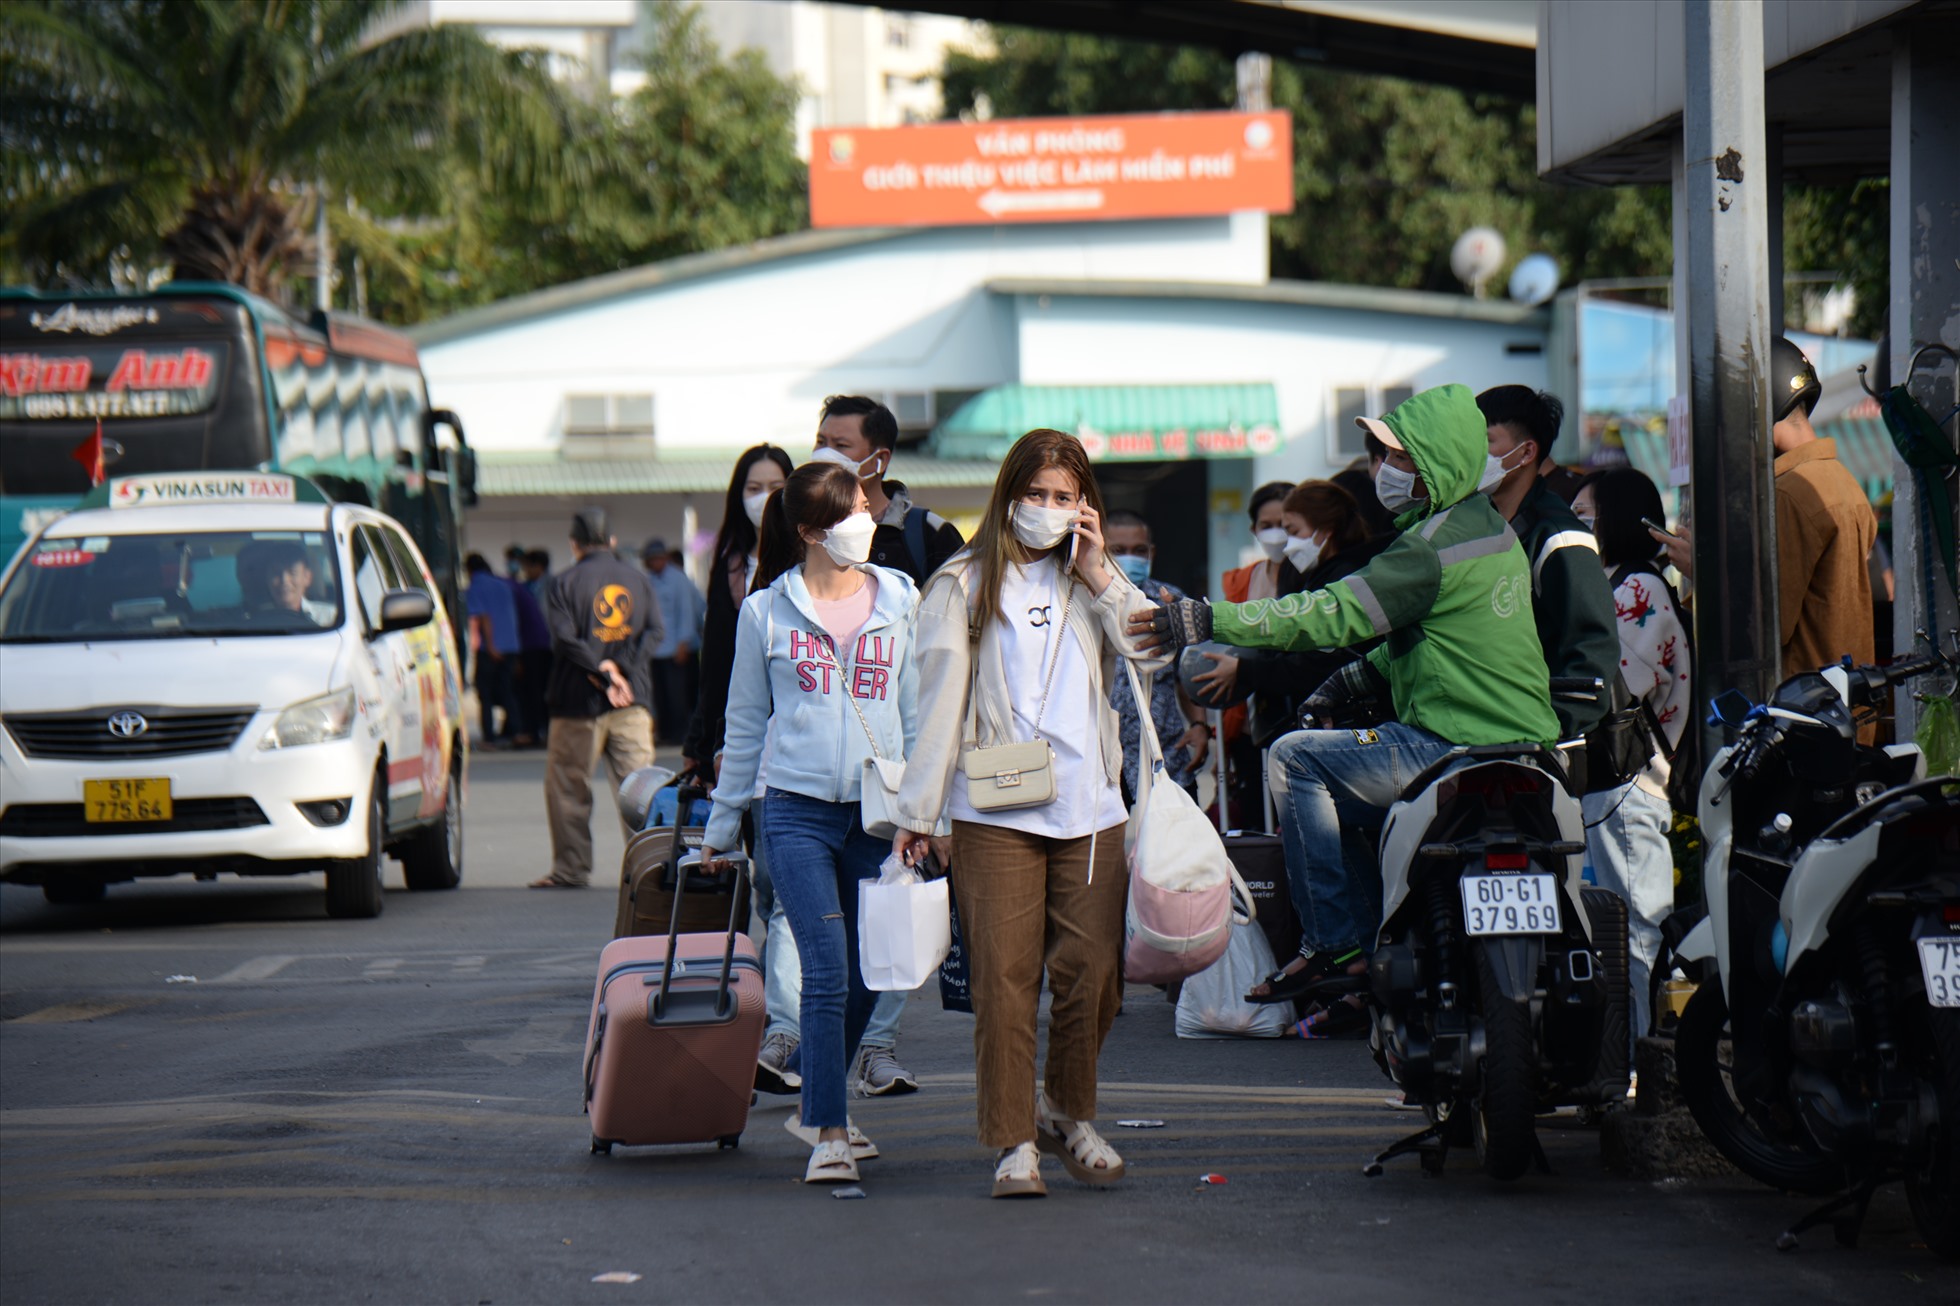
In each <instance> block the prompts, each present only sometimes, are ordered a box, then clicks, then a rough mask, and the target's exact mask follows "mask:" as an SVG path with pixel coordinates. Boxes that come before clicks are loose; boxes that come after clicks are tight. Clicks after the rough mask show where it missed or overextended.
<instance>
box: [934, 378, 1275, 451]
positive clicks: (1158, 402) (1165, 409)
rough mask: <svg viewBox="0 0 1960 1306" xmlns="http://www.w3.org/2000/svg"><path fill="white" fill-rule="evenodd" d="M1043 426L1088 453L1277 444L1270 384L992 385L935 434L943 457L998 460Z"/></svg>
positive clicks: (1254, 447)
mask: <svg viewBox="0 0 1960 1306" xmlns="http://www.w3.org/2000/svg"><path fill="white" fill-rule="evenodd" d="M1041 427H1048V428H1050V429H1053V430H1057V431H1069V432H1072V433H1074V434H1075V435H1078V436H1080V437H1081V438H1082V442H1083V444H1084V445H1085V446H1086V447H1087V448H1088V450H1089V456H1090V457H1091V458H1094V459H1105V458H1106V459H1112V460H1123V459H1145V460H1157V459H1171V458H1193V457H1196V458H1249V457H1251V456H1253V455H1254V454H1259V453H1271V452H1272V451H1273V449H1275V448H1277V447H1278V445H1279V397H1278V396H1277V395H1276V394H1275V393H1274V392H1273V387H1272V383H1271V382H1268V381H1253V382H1244V383H1235V384H1208V385H998V386H995V387H993V388H992V389H991V390H983V391H982V392H981V393H979V394H977V395H975V396H974V397H973V398H971V399H969V400H967V401H966V402H965V403H964V404H961V405H960V407H959V410H958V411H957V412H955V413H954V414H953V415H952V416H951V417H948V418H947V419H946V420H945V421H943V422H941V423H940V424H939V429H938V430H936V431H934V432H933V435H932V442H931V446H930V447H931V448H932V450H933V451H934V452H935V453H937V454H940V455H941V456H944V457H948V458H985V459H993V460H999V459H1001V458H1004V457H1006V455H1007V451H1008V449H1010V448H1011V447H1012V446H1013V444H1014V442H1015V441H1016V440H1018V439H1020V438H1021V436H1022V435H1024V434H1026V433H1027V432H1029V431H1032V430H1036V429H1038V428H1041Z"/></svg>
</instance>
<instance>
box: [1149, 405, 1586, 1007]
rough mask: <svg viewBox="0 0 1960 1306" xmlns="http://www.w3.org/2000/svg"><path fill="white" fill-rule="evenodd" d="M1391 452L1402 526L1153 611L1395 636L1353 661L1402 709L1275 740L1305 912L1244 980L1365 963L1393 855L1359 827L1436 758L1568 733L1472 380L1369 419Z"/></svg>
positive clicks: (1257, 637)
mask: <svg viewBox="0 0 1960 1306" xmlns="http://www.w3.org/2000/svg"><path fill="white" fill-rule="evenodd" d="M1358 422H1359V424H1360V425H1361V427H1362V428H1363V429H1364V430H1366V431H1368V432H1369V433H1370V434H1372V435H1373V436H1375V438H1376V439H1378V440H1380V441H1381V442H1382V444H1383V445H1385V446H1386V447H1387V449H1388V457H1387V459H1386V461H1384V462H1383V464H1382V467H1381V470H1380V471H1378V472H1377V473H1376V478H1375V486H1376V493H1377V494H1378V495H1379V496H1380V498H1381V501H1382V504H1383V506H1385V507H1387V508H1388V509H1389V510H1390V511H1391V512H1394V513H1397V514H1398V516H1397V518H1396V525H1397V526H1398V527H1400V528H1401V530H1402V534H1401V536H1400V537H1399V538H1398V539H1397V540H1396V541H1395V543H1394V544H1392V545H1390V546H1389V547H1388V548H1387V549H1386V550H1384V551H1383V552H1382V553H1380V554H1379V555H1377V556H1376V557H1375V558H1374V560H1373V561H1371V562H1369V563H1368V565H1367V566H1365V567H1363V568H1362V569H1361V570H1359V571H1357V572H1354V573H1353V574H1351V575H1348V576H1346V577H1343V578H1342V579H1340V580H1337V581H1335V582H1333V583H1332V584H1330V585H1328V586H1327V587H1326V588H1325V589H1321V590H1315V591H1311V592H1309V593H1304V594H1294V595H1289V596H1287V597H1284V598H1277V599H1259V600H1255V601H1254V602H1251V603H1237V604H1233V603H1219V604H1206V603H1204V602H1203V601H1201V600H1193V599H1186V600H1183V601H1182V602H1179V603H1175V604H1171V605H1169V606H1168V607H1165V608H1161V609H1158V610H1157V611H1155V612H1153V613H1140V614H1138V616H1137V617H1136V618H1133V619H1132V624H1133V627H1134V628H1135V629H1136V630H1137V632H1138V633H1142V632H1143V631H1145V630H1154V631H1156V632H1158V634H1159V641H1158V642H1159V643H1160V644H1175V645H1179V646H1182V645H1186V644H1194V643H1201V642H1203V641H1205V640H1208V639H1214V638H1215V639H1218V640H1220V641H1222V642H1224V643H1227V644H1232V645H1236V646H1239V647H1241V648H1275V649H1286V650H1298V649H1326V648H1340V647H1344V646H1346V645H1349V644H1357V643H1361V642H1363V641H1365V640H1369V639H1373V638H1375V637H1377V636H1384V635H1385V636H1387V639H1386V642H1384V643H1383V644H1382V645H1381V646H1380V647H1378V648H1377V649H1375V650H1374V652H1372V653H1371V654H1369V655H1368V657H1367V658H1366V659H1364V661H1363V662H1362V663H1360V664H1357V667H1361V666H1367V667H1371V668H1372V669H1373V671H1375V672H1376V673H1379V674H1380V675H1382V676H1384V677H1385V678H1386V680H1387V682H1388V687H1389V691H1390V694H1391V695H1392V697H1393V699H1394V704H1395V716H1396V720H1395V721H1393V722H1389V723H1385V724H1383V725H1381V726H1378V727H1376V728H1374V729H1371V730H1301V731H1297V732H1295V733H1293V734H1290V735H1287V736H1285V737H1284V738H1282V739H1280V740H1279V742H1278V743H1276V744H1274V746H1273V750H1272V757H1271V761H1270V772H1271V775H1272V778H1273V782H1274V785H1275V787H1276V788H1283V789H1284V790H1285V792H1284V793H1282V794H1277V795H1276V797H1277V798H1278V799H1279V810H1280V834H1281V837H1282V839H1283V840H1284V843H1285V846H1286V862H1287V873H1288V879H1289V881H1290V882H1291V886H1292V889H1293V894H1294V901H1295V902H1296V903H1298V904H1303V906H1302V907H1301V911H1300V916H1301V924H1302V927H1303V931H1304V938H1303V941H1302V943H1301V956H1300V959H1299V960H1297V961H1294V962H1290V963H1288V965H1287V966H1286V968H1285V969H1284V970H1282V971H1280V972H1278V973H1276V974H1274V975H1273V976H1272V977H1270V979H1269V980H1268V981H1267V983H1266V984H1265V985H1263V986H1262V988H1261V989H1260V990H1258V991H1255V993H1253V994H1250V995H1248V997H1249V998H1250V999H1251V1000H1253V1001H1279V1000H1283V999H1286V998H1290V997H1292V996H1294V995H1296V994H1298V993H1299V992H1301V991H1302V990H1304V989H1305V988H1306V987H1307V986H1308V985H1310V984H1312V983H1314V982H1315V981H1317V980H1319V979H1323V978H1325V977H1327V976H1328V975H1331V974H1335V973H1337V972H1339V971H1343V970H1350V971H1353V970H1358V969H1359V968H1360V963H1361V960H1362V957H1363V954H1364V953H1365V952H1366V951H1367V950H1369V949H1372V947H1373V946H1374V938H1375V932H1376V930H1377V929H1379V928H1380V925H1381V869H1380V866H1379V865H1378V864H1377V862H1376V859H1375V853H1374V849H1373V848H1372V847H1371V846H1370V843H1369V841H1368V840H1367V839H1366V838H1365V837H1364V836H1363V833H1362V832H1363V831H1366V830H1369V829H1372V828H1374V827H1377V826H1379V825H1380V824H1381V822H1382V819H1383V816H1384V814H1385V813H1386V812H1387V810H1388V806H1389V804H1391V803H1393V802H1394V801H1395V800H1396V799H1397V798H1398V797H1399V796H1400V794H1401V791H1402V787H1403V786H1405V785H1407V784H1408V783H1409V781H1410V780H1412V779H1414V778H1415V776H1416V774H1417V773H1418V772H1420V771H1421V770H1422V769H1423V768H1424V767H1426V766H1428V765H1429V764H1430V763H1432V762H1434V761H1435V760H1436V759H1438V758H1440V757H1442V756H1443V755H1444V754H1445V753H1447V752H1449V751H1450V749H1451V748H1453V747H1456V746H1458V745H1464V744H1507V743H1517V742H1531V743H1541V744H1548V743H1551V742H1552V741H1554V740H1556V739H1557V738H1558V734H1559V726H1558V720H1557V718H1556V717H1555V716H1554V715H1553V714H1552V707H1551V693H1550V677H1549V673H1548V672H1547V671H1546V669H1545V656H1544V652H1543V649H1542V647H1541V645H1540V644H1539V641H1538V633H1537V627H1536V625H1535V624H1534V621H1533V617H1532V607H1531V574H1530V569H1529V567H1528V565H1527V563H1526V560H1525V556H1524V550H1523V549H1522V548H1520V547H1519V544H1518V539H1517V536H1516V535H1515V534H1513V532H1512V530H1511V527H1510V524H1509V523H1508V522H1506V521H1505V520H1504V518H1503V516H1502V515H1501V514H1499V513H1498V511H1497V509H1496V508H1495V507H1493V506H1492V504H1491V501H1490V499H1489V497H1488V496H1486V495H1483V494H1479V493H1478V492H1477V485H1478V482H1479V480H1480V479H1481V478H1482V476H1483V473H1484V471H1485V465H1486V458H1487V456H1488V453H1489V446H1488V439H1487V434H1486V427H1485V422H1484V416H1483V413H1482V412H1481V411H1479V409H1478V408H1477V403H1476V400H1475V398H1474V397H1473V396H1472V395H1471V393H1470V391H1469V390H1468V389H1467V388H1465V387H1463V386H1460V385H1446V386H1439V387H1437V388H1435V389H1433V390H1425V391H1423V392H1422V393H1421V394H1418V395H1415V396H1414V397H1412V398H1410V399H1408V400H1406V401H1404V402H1403V403H1401V404H1399V405H1397V406H1396V407H1395V408H1394V409H1393V410H1391V411H1390V412H1389V413H1388V414H1387V415H1386V416H1384V417H1382V418H1380V419H1375V418H1365V417H1364V418H1360V419H1358Z"/></svg>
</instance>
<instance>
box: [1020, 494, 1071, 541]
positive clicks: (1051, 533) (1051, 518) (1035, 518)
mask: <svg viewBox="0 0 1960 1306" xmlns="http://www.w3.org/2000/svg"><path fill="white" fill-rule="evenodd" d="M1012 520H1013V524H1014V534H1015V535H1016V536H1018V537H1019V538H1020V541H1021V543H1023V544H1025V545H1027V546H1028V547H1029V548H1030V549H1052V548H1054V547H1055V546H1056V545H1057V544H1060V543H1061V542H1062V538H1063V537H1064V536H1066V535H1067V534H1068V528H1069V527H1070V525H1072V524H1073V523H1074V521H1075V509H1073V508H1042V507H1038V506H1036V505H1035V504H1032V503H1017V504H1015V505H1014V515H1013V519H1012Z"/></svg>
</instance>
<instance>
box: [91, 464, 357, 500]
mask: <svg viewBox="0 0 1960 1306" xmlns="http://www.w3.org/2000/svg"><path fill="white" fill-rule="evenodd" d="M328 502H331V501H330V500H329V499H328V498H327V496H326V494H325V493H323V492H322V491H321V489H320V487H319V486H317V485H314V484H313V483H312V482H311V481H308V480H306V479H304V478H303V477H297V476H287V475H284V474H283V473H279V472H153V473H151V474H149V475H145V476H118V477H115V478H113V479H111V480H109V481H106V482H104V483H103V484H101V485H98V486H96V487H95V488H94V489H93V490H90V491H89V493H88V495H87V497H85V498H84V499H83V500H82V501H81V503H80V504H78V505H77V507H78V508H166V507H176V506H179V505H189V504H213V503H250V504H266V503H322V504H324V503H328Z"/></svg>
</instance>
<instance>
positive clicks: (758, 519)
mask: <svg viewBox="0 0 1960 1306" xmlns="http://www.w3.org/2000/svg"><path fill="white" fill-rule="evenodd" d="M768 506H769V491H768V490H758V491H756V492H755V493H754V494H748V495H744V496H742V511H743V512H745V513H747V514H748V515H749V525H751V526H753V527H755V528H756V529H757V530H761V529H762V510H763V509H764V508H766V507H768Z"/></svg>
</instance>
